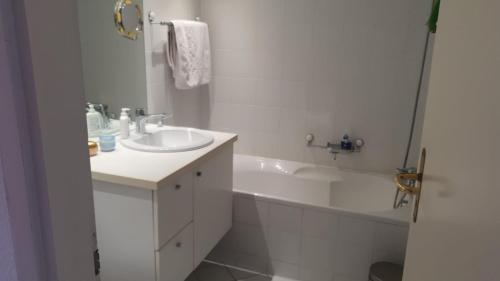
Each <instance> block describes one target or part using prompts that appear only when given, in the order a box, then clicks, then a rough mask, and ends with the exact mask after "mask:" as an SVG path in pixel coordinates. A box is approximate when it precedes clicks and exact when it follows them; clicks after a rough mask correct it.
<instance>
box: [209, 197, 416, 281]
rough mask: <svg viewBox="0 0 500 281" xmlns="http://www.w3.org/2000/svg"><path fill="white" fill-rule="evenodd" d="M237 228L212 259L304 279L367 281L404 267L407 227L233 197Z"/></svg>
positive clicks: (308, 280)
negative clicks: (379, 269) (371, 273)
mask: <svg viewBox="0 0 500 281" xmlns="http://www.w3.org/2000/svg"><path fill="white" fill-rule="evenodd" d="M234 200H235V202H234V222H233V228H232V230H230V232H229V233H228V234H227V235H226V236H225V237H224V239H223V240H222V241H221V242H220V243H219V244H218V245H217V247H216V248H215V249H214V250H213V251H212V253H211V254H210V256H209V258H208V259H209V260H212V261H216V262H220V263H224V264H228V265H234V266H238V267H242V268H246V269H250V270H254V271H258V272H261V273H271V274H274V275H278V276H282V277H287V278H291V279H295V280H301V281H332V280H335V281H340V280H343V281H366V280H367V276H368V270H369V267H370V265H371V264H372V263H373V262H376V261H391V262H396V263H400V264H401V263H403V260H404V255H405V248H406V240H407V232H408V227H407V225H403V224H390V223H386V222H378V221H375V220H373V219H370V218H368V217H361V216H357V217H352V216H348V215H346V214H345V213H341V212H334V211H322V210H316V209H313V208H301V207H296V206H294V205H290V206H288V205H282V204H280V203H274V202H269V201H261V200H256V199H255V198H254V197H252V196H248V195H242V194H238V195H235V199H234Z"/></svg>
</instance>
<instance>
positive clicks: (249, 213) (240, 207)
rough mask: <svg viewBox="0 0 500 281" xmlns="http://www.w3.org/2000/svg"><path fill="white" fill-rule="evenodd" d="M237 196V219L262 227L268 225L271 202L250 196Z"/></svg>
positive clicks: (235, 218)
mask: <svg viewBox="0 0 500 281" xmlns="http://www.w3.org/2000/svg"><path fill="white" fill-rule="evenodd" d="M237 198H238V199H237V200H238V204H237V205H236V207H235V208H236V212H235V217H234V220H235V221H237V222H241V223H245V224H250V225H255V226H261V227H266V226H267V225H268V216H269V203H267V202H264V201H260V200H255V198H249V197H241V196H239V197H237Z"/></svg>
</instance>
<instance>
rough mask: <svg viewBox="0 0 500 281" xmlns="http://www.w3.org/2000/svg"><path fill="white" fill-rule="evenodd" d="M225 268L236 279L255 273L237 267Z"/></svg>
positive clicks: (251, 275)
mask: <svg viewBox="0 0 500 281" xmlns="http://www.w3.org/2000/svg"><path fill="white" fill-rule="evenodd" d="M227 270H229V272H230V273H231V275H232V276H233V277H234V278H235V279H236V280H241V279H247V278H250V277H253V276H256V275H257V274H255V273H251V272H247V271H241V270H237V269H234V268H229V267H228V268H227Z"/></svg>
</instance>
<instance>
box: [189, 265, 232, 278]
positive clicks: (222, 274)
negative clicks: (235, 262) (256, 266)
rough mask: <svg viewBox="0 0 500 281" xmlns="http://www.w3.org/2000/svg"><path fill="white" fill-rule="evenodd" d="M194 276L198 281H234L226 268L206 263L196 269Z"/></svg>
mask: <svg viewBox="0 0 500 281" xmlns="http://www.w3.org/2000/svg"><path fill="white" fill-rule="evenodd" d="M194 275H195V276H196V279H197V280H196V281H234V278H233V277H232V276H231V274H230V273H229V271H228V270H227V269H226V268H225V267H223V266H219V265H216V264H212V263H206V262H204V263H202V264H200V265H199V266H198V268H196V270H195V272H194Z"/></svg>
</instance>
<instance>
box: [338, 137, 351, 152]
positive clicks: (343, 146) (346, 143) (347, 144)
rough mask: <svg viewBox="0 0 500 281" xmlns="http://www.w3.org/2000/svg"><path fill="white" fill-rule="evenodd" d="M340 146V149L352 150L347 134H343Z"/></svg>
mask: <svg viewBox="0 0 500 281" xmlns="http://www.w3.org/2000/svg"><path fill="white" fill-rule="evenodd" d="M340 148H341V149H342V150H352V141H351V139H350V138H349V135H347V134H345V135H344V137H343V138H342V141H341V142H340Z"/></svg>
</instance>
